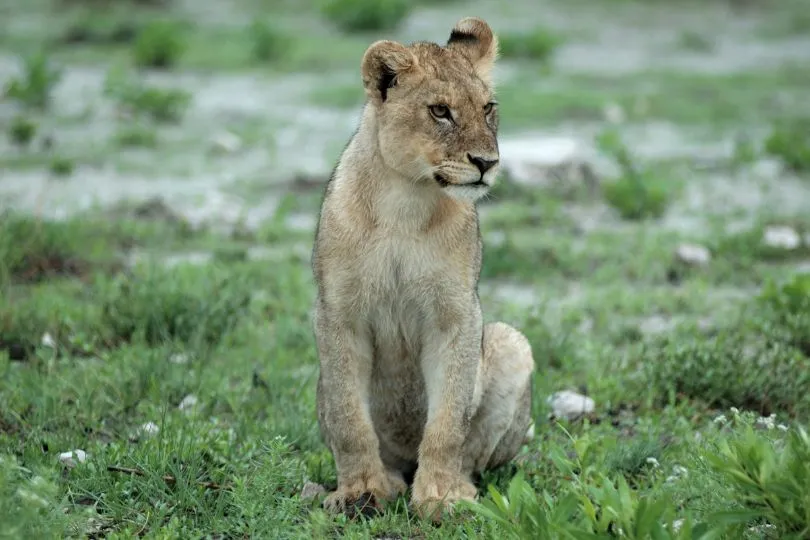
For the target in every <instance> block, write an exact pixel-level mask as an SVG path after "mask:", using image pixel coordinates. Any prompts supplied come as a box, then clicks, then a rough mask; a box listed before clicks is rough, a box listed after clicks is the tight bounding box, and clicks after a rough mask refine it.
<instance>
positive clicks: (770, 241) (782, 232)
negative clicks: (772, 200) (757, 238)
mask: <svg viewBox="0 0 810 540" xmlns="http://www.w3.org/2000/svg"><path fill="white" fill-rule="evenodd" d="M762 240H763V242H764V243H765V245H766V246H768V247H772V248H778V249H796V248H797V247H799V246H800V245H801V243H802V239H801V237H800V236H799V233H797V232H796V230H795V229H793V228H792V227H786V226H783V225H773V226H770V227H768V228H767V229H765V234H764V235H763V239H762Z"/></svg>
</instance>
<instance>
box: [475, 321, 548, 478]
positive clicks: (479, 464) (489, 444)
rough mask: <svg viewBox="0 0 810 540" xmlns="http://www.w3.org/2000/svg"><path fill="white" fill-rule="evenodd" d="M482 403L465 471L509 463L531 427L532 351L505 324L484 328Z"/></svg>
mask: <svg viewBox="0 0 810 540" xmlns="http://www.w3.org/2000/svg"><path fill="white" fill-rule="evenodd" d="M483 349H484V350H483V357H482V366H481V378H482V379H481V382H480V384H481V385H482V397H481V404H480V405H479V407H478V410H477V412H476V414H475V415H474V416H473V419H472V424H471V426H470V433H469V435H468V437H467V442H466V444H465V445H464V448H465V452H464V471H465V472H466V473H468V474H471V473H474V472H481V471H483V470H484V469H491V468H494V467H497V466H499V465H503V464H504V463H506V462H508V461H509V460H511V459H512V458H513V457H515V455H517V453H518V451H519V450H520V447H521V445H522V444H524V442H525V440H526V438H527V436H528V433H529V431H530V428H531V426H532V418H531V401H532V400H531V391H532V388H531V376H532V372H533V371H534V359H533V357H532V351H531V346H530V345H529V341H528V340H527V339H526V337H525V336H524V335H523V334H522V333H520V332H519V331H518V330H516V329H514V328H512V327H511V326H509V325H507V324H504V323H491V324H488V325H486V326H485V327H484V340H483Z"/></svg>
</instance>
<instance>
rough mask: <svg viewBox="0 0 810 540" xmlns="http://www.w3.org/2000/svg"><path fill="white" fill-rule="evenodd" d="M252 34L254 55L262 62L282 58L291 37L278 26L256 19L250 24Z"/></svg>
mask: <svg viewBox="0 0 810 540" xmlns="http://www.w3.org/2000/svg"><path fill="white" fill-rule="evenodd" d="M250 36H251V41H252V42H253V47H252V51H253V57H254V58H255V59H256V60H259V61H261V62H269V61H272V60H277V59H279V58H281V57H282V56H283V54H284V48H285V46H286V45H287V43H288V39H289V38H287V36H286V35H284V33H283V32H281V30H279V29H278V28H277V27H275V26H273V25H271V24H269V23H267V22H263V21H255V22H254V23H253V24H252V25H251V26H250Z"/></svg>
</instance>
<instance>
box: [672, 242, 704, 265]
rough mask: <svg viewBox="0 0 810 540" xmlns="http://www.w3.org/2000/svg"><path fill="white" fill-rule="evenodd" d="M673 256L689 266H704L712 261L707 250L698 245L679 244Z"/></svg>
mask: <svg viewBox="0 0 810 540" xmlns="http://www.w3.org/2000/svg"><path fill="white" fill-rule="evenodd" d="M675 256H676V257H677V258H678V260H679V261H681V262H682V263H684V264H688V265H690V266H706V265H707V264H709V261H711V259H712V254H711V253H710V252H709V250H708V249H706V248H705V247H703V246H701V245H698V244H681V245H680V246H678V249H677V250H675Z"/></svg>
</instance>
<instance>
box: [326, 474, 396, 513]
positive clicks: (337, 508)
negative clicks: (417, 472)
mask: <svg viewBox="0 0 810 540" xmlns="http://www.w3.org/2000/svg"><path fill="white" fill-rule="evenodd" d="M407 488H408V486H407V484H406V483H405V481H404V480H403V479H402V475H401V474H399V473H397V472H394V471H389V472H386V473H378V474H374V475H362V476H360V477H358V478H356V479H355V480H352V481H349V482H346V483H344V484H343V485H341V486H338V488H337V489H336V490H335V491H333V492H332V493H330V494H329V495H328V496H327V497H326V499H324V501H323V507H324V508H325V509H326V510H327V511H329V512H333V513H338V512H345V513H348V514H355V513H362V514H366V515H369V514H373V513H375V512H377V511H380V510H382V509H383V507H384V505H385V503H386V502H388V501H391V500H393V499H396V498H397V496H398V495H399V494H400V493H405V490H406V489H407Z"/></svg>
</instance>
